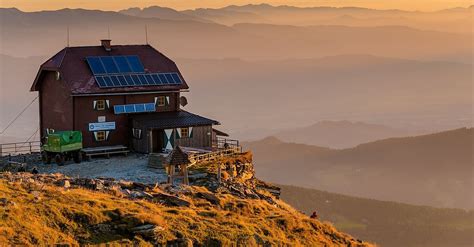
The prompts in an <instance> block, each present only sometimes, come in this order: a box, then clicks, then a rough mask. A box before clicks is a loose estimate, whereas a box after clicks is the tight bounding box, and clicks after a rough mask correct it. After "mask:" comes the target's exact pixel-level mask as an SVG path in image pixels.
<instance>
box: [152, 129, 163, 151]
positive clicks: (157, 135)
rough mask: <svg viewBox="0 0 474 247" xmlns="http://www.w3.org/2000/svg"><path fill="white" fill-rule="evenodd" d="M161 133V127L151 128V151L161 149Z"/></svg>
mask: <svg viewBox="0 0 474 247" xmlns="http://www.w3.org/2000/svg"><path fill="white" fill-rule="evenodd" d="M163 135H164V131H163V130H161V129H153V130H151V147H150V150H151V152H152V153H161V152H162V151H163V148H164V147H163V145H164V144H163Z"/></svg>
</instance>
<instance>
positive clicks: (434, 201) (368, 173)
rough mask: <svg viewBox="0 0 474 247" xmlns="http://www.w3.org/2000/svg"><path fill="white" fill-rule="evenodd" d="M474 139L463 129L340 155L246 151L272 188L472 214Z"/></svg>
mask: <svg viewBox="0 0 474 247" xmlns="http://www.w3.org/2000/svg"><path fill="white" fill-rule="evenodd" d="M473 139H474V129H473V128H461V129H456V130H451V131H444V132H440V133H435V134H430V135H422V136H415V137H408V138H403V137H399V138H389V139H385V140H381V141H376V142H371V143H367V144H361V145H358V146H356V147H353V148H348V149H343V150H334V149H322V148H320V147H315V146H310V145H301V144H291V143H277V144H269V143H259V142H250V143H244V146H245V147H246V148H250V149H252V150H253V151H254V157H255V158H254V159H255V169H256V171H257V175H259V176H261V177H262V178H264V179H266V180H267V181H271V182H274V183H279V184H292V185H296V186H303V187H308V188H318V189H322V190H326V191H330V192H335V193H342V194H346V195H354V196H358V197H364V198H372V199H378V200H388V201H397V202H404V203H409V204H415V205H428V206H437V207H456V208H466V209H472V208H474V204H473V203H474V201H473V200H472V198H471V197H470V195H472V181H473V177H472V173H471V171H472V164H473V160H472V158H473V157H472V152H473V145H472V140H473ZM288 164H291V166H289V165H288ZM413 187H416V188H417V189H416V190H413Z"/></svg>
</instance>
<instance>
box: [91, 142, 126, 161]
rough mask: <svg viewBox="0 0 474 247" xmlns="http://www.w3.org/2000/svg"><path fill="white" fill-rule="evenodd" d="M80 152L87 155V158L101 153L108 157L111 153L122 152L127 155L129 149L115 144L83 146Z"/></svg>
mask: <svg viewBox="0 0 474 247" xmlns="http://www.w3.org/2000/svg"><path fill="white" fill-rule="evenodd" d="M82 152H83V153H84V155H85V156H86V157H87V159H91V158H92V156H102V155H105V156H107V158H110V155H111V154H124V155H125V156H127V155H128V153H129V152H130V151H129V150H128V148H127V147H125V146H122V145H117V146H104V147H93V148H83V149H82Z"/></svg>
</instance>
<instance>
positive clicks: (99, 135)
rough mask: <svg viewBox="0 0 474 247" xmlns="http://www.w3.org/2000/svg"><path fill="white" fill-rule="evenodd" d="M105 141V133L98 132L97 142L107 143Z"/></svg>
mask: <svg viewBox="0 0 474 247" xmlns="http://www.w3.org/2000/svg"><path fill="white" fill-rule="evenodd" d="M105 139H106V135H105V131H97V132H96V141H98V142H100V141H105Z"/></svg>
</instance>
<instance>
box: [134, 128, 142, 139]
mask: <svg viewBox="0 0 474 247" xmlns="http://www.w3.org/2000/svg"><path fill="white" fill-rule="evenodd" d="M132 132H133V133H132V134H133V138H135V139H142V130H141V129H135V128H133V129H132Z"/></svg>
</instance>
